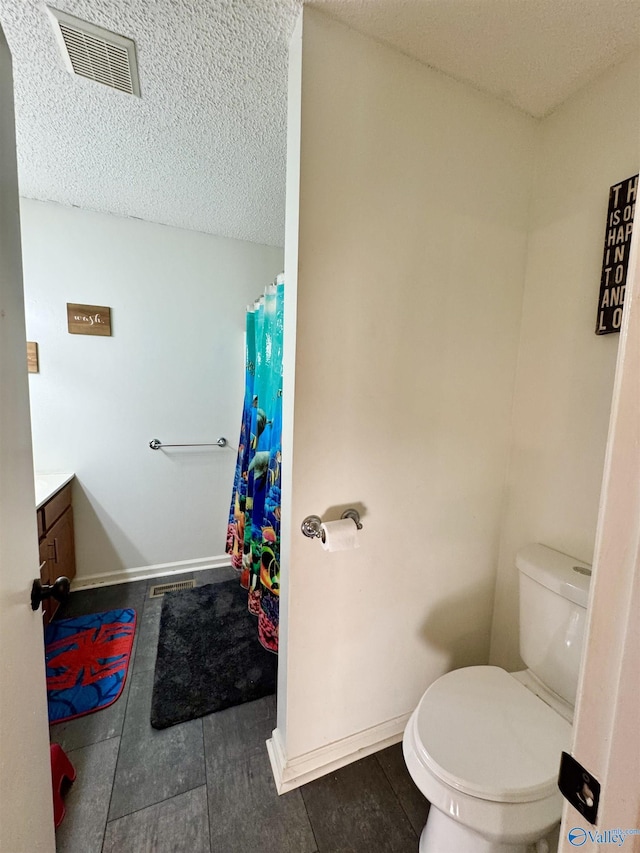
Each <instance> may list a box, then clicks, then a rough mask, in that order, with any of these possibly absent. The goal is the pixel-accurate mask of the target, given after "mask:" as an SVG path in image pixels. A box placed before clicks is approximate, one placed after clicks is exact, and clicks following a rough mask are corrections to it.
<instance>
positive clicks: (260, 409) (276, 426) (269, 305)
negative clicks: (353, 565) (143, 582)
mask: <svg viewBox="0 0 640 853" xmlns="http://www.w3.org/2000/svg"><path fill="white" fill-rule="evenodd" d="M283 315H284V280H283V277H282V276H279V277H278V279H277V280H276V284H274V285H269V287H267V289H266V290H265V293H264V296H263V297H261V298H260V299H259V300H258V301H257V302H255V303H254V305H253V306H251V307H250V308H249V309H248V310H247V319H246V326H247V339H246V366H245V367H246V381H245V393H244V409H243V414H242V426H241V429H240V441H239V445H238V459H237V462H236V471H235V478H234V484H233V495H232V498H231V510H230V513H229V526H228V530H227V553H228V554H230V556H231V562H232V565H233V566H234V567H235V568H236V569H237V570H238V571H239V572H240V583H241V584H242V586H243V587H245V589H247V590H248V607H249V611H250V612H251V613H253V614H254V615H255V616H257V617H258V637H259V639H260V642H261V643H262V645H263V646H264V647H265V648H266V649H269V651H272V652H277V651H278V610H279V594H280V464H281V461H282V444H281V441H282V332H283Z"/></svg>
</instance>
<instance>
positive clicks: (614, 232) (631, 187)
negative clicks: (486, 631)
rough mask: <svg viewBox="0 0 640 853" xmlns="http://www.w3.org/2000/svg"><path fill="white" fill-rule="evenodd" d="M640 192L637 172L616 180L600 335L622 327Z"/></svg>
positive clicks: (611, 195)
mask: <svg viewBox="0 0 640 853" xmlns="http://www.w3.org/2000/svg"><path fill="white" fill-rule="evenodd" d="M637 195H638V176H637V175H634V176H633V177H632V178H627V180H626V181H622V182H621V183H619V184H615V186H613V187H611V189H610V190H609V211H608V213H607V230H606V231H605V235H604V257H603V259H602V277H601V279H600V296H599V298H598V316H597V319H596V335H608V334H610V333H611V332H619V331H620V326H621V324H622V306H623V305H624V289H625V286H626V282H627V269H628V268H629V251H630V249H631V231H632V229H633V214H634V211H635V207H636V196H637Z"/></svg>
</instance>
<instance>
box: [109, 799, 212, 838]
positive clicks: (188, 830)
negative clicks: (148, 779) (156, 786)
mask: <svg viewBox="0 0 640 853" xmlns="http://www.w3.org/2000/svg"><path fill="white" fill-rule="evenodd" d="M210 849H211V848H210V845H209V819H208V809H207V791H206V788H205V787H204V786H203V787H201V788H195V789H194V790H192V791H187V793H186V794H179V795H178V796H177V797H173V798H172V799H170V800H165V801H164V802H162V803H158V804H157V805H155V806H149V807H148V808H146V809H142V810H141V811H138V812H135V813H134V814H130V815H127V816H126V817H121V818H119V819H118V820H114V821H111V822H110V823H108V824H107V831H106V834H105V839H104V847H103V848H102V853H210Z"/></svg>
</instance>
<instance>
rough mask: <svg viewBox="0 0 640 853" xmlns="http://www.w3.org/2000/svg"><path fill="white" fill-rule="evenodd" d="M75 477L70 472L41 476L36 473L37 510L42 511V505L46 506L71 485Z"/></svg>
mask: <svg viewBox="0 0 640 853" xmlns="http://www.w3.org/2000/svg"><path fill="white" fill-rule="evenodd" d="M74 477H75V474H72V473H71V474H70V473H69V472H68V471H60V472H59V473H57V474H40V473H39V472H37V471H36V473H35V476H34V480H35V484H36V509H40V507H41V506H42V504H45V503H46V502H47V501H48V500H49V498H52V497H53V496H54V495H55V493H56V492H59V491H60V489H61V488H62V487H63V486H66V485H67V483H70V482H71V480H73V478H74Z"/></svg>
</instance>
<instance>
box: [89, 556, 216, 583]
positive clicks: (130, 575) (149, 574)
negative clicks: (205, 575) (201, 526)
mask: <svg viewBox="0 0 640 853" xmlns="http://www.w3.org/2000/svg"><path fill="white" fill-rule="evenodd" d="M230 565H231V563H230V561H229V556H228V554H222V555H221V556H220V557H201V558H198V559H196V560H181V561H179V562H176V563H157V564H156V565H155V566H139V567H138V568H135V569H121V570H120V571H119V572H108V573H106V574H101V575H84V576H82V577H76V578H74V580H73V589H74V590H78V589H94V588H95V587H98V586H113V585H114V584H118V583H131V582H132V581H142V580H147V579H148V578H163V577H168V576H170V575H182V574H185V573H186V572H199V571H202V570H203V569H222V568H225V567H226V566H230Z"/></svg>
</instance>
